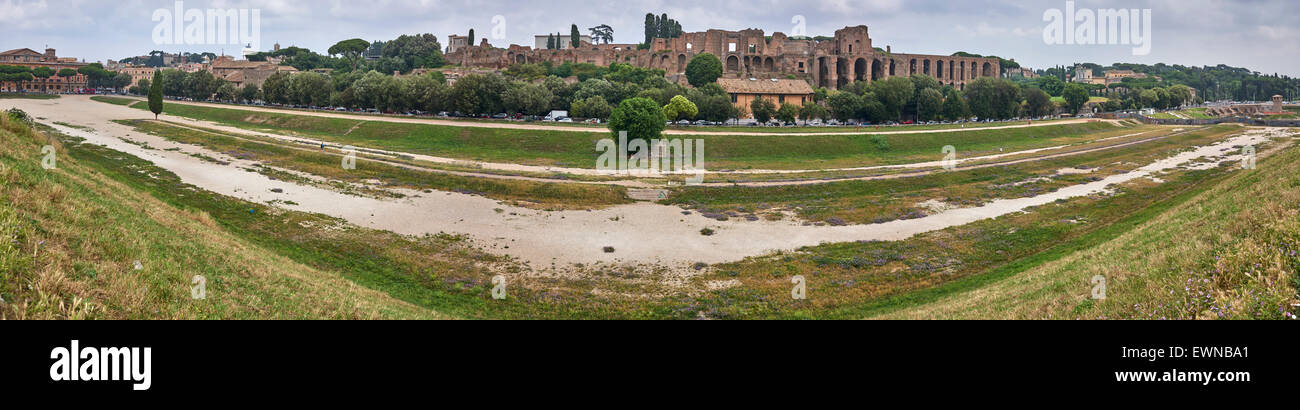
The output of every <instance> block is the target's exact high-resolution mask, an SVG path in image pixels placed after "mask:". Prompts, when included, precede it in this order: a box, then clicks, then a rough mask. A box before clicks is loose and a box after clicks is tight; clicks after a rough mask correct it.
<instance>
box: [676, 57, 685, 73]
mask: <svg viewBox="0 0 1300 410" xmlns="http://www.w3.org/2000/svg"><path fill="white" fill-rule="evenodd" d="M677 71H681V72H685V71H686V55H685V54H678V55H677Z"/></svg>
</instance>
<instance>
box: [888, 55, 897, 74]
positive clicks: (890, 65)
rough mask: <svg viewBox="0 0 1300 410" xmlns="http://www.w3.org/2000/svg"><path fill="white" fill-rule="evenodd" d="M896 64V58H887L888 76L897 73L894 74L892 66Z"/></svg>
mask: <svg viewBox="0 0 1300 410" xmlns="http://www.w3.org/2000/svg"><path fill="white" fill-rule="evenodd" d="M896 65H898V60H895V59H892V58H891V59H889V76H890V77H893V76H896V75H898V74H894V66H896Z"/></svg>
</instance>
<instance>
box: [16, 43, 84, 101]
mask: <svg viewBox="0 0 1300 410" xmlns="http://www.w3.org/2000/svg"><path fill="white" fill-rule="evenodd" d="M0 65H9V66H19V67H27V68H32V69H35V68H38V67H47V68H49V69H51V70H54V72H55V73H56V74H57V73H58V72H59V71H60V70H63V69H72V70H76V69H78V68H81V67H85V66H86V63H82V62H77V59H75V58H59V57H58V56H56V55H55V54H54V49H52V48H47V49H45V54H41V53H38V52H36V51H35V50H32V49H30V48H20V49H17V50H9V51H6V52H3V53H0ZM87 82H88V81H87V79H86V76H85V75H82V74H77V75H74V76H71V77H59V76H58V75H53V76H50V77H49V78H36V79H33V80H32V81H22V82H12V81H10V82H4V83H0V92H36V93H69V92H75V91H77V90H81V89H84V88H86V86H87Z"/></svg>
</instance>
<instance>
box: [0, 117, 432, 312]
mask: <svg viewBox="0 0 1300 410" xmlns="http://www.w3.org/2000/svg"><path fill="white" fill-rule="evenodd" d="M0 140H3V141H4V143H3V144H0V182H2V185H0V197H3V198H4V201H3V203H0V237H3V238H0V239H3V240H0V297H2V298H3V300H2V301H0V318H5V319H146V318H148V319H386V318H388V319H392V318H411V319H416V318H425V319H427V318H438V317H440V315H438V314H436V313H433V312H431V311H429V310H425V309H422V308H418V307H416V306H413V305H411V304H409V303H406V302H402V301H398V300H396V299H394V298H392V297H390V296H389V295H387V294H385V293H382V292H377V291H374V290H370V289H367V288H364V287H361V286H357V285H356V284H354V283H352V282H351V281H349V280H347V279H344V278H343V277H341V276H339V275H337V274H335V273H332V272H327V271H323V270H319V269H315V268H312V267H308V266H305V265H302V264H299V263H296V262H294V261H292V260H290V259H288V258H286V257H283V256H280V255H277V254H275V253H273V252H270V251H267V250H265V249H263V248H261V247H258V246H254V245H251V244H250V243H248V242H246V241H244V240H241V239H240V238H237V237H235V236H234V235H232V234H230V233H229V232H227V231H226V230H224V229H222V228H220V227H219V226H218V224H217V223H216V222H214V220H213V218H211V217H209V215H208V214H207V213H204V212H198V211H193V210H185V209H179V208H177V207H174V206H172V205H169V204H167V203H164V202H162V201H159V200H158V199H155V198H154V197H153V196H151V195H149V194H148V193H146V192H144V191H140V190H137V189H134V188H132V187H129V186H127V185H124V184H123V183H120V182H118V181H116V180H114V179H113V178H111V177H108V176H106V175H105V174H104V173H103V172H102V170H100V169H97V168H95V167H94V166H93V165H91V164H93V162H90V161H81V160H78V159H76V158H74V157H71V156H69V155H70V152H69V150H74V151H77V150H87V151H89V150H100V151H107V150H106V149H104V148H102V147H94V146H81V145H80V144H75V143H69V144H68V145H65V144H64V143H63V142H61V141H60V140H59V139H56V138H51V136H50V135H47V134H46V133H44V132H41V131H35V130H32V129H31V128H30V126H29V125H27V124H25V123H23V122H21V121H15V120H12V119H11V118H10V116H9V115H0ZM46 144H50V145H51V146H53V147H54V149H55V151H56V152H57V154H56V156H55V166H56V168H55V169H51V170H45V169H43V168H42V166H41V163H42V160H43V159H44V157H45V155H43V154H42V148H43V146H44V145H46ZM101 153H103V154H105V155H110V156H113V157H116V158H117V159H118V160H126V159H127V158H125V157H122V156H121V154H114V153H112V152H111V151H108V152H101ZM72 155H76V154H75V153H73V154H72ZM136 261H139V267H140V269H136ZM194 275H202V276H203V277H204V278H205V279H206V285H205V289H204V291H205V295H204V296H205V298H204V299H202V300H198V299H195V298H193V296H192V294H191V293H192V292H191V290H192V289H191V287H192V282H191V281H192V280H193V278H194Z"/></svg>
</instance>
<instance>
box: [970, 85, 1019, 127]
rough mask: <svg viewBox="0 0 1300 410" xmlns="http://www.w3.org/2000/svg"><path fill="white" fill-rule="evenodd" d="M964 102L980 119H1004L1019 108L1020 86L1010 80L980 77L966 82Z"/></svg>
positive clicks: (1012, 115) (1013, 114) (1013, 115)
mask: <svg viewBox="0 0 1300 410" xmlns="http://www.w3.org/2000/svg"><path fill="white" fill-rule="evenodd" d="M965 93H966V103H967V105H968V106H969V107H970V112H971V114H973V115H974V116H976V117H979V118H981V119H994V120H1004V119H1009V118H1012V117H1015V114H1016V111H1017V110H1019V109H1020V88H1019V87H1018V86H1016V84H1015V83H1012V82H1010V81H1007V80H1004V79H1000V78H992V77H980V78H976V79H975V80H974V81H971V82H970V83H967V84H966V90H965Z"/></svg>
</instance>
